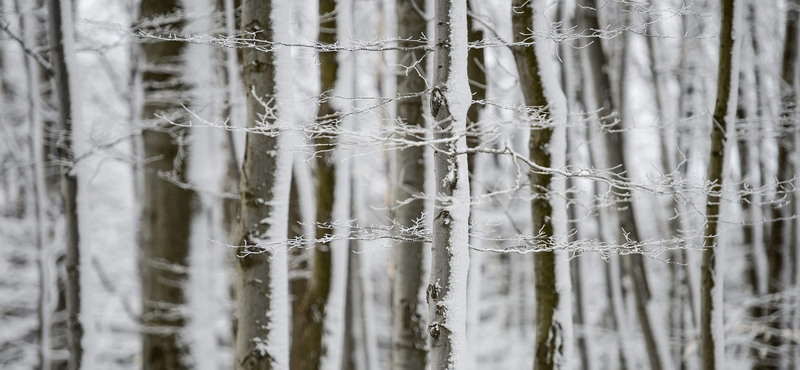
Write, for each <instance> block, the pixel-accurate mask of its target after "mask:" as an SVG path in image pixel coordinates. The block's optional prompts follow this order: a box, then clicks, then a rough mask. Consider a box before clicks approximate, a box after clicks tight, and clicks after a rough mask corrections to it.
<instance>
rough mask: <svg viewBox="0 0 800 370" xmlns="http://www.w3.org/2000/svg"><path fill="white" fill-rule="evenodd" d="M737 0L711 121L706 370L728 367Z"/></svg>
mask: <svg viewBox="0 0 800 370" xmlns="http://www.w3.org/2000/svg"><path fill="white" fill-rule="evenodd" d="M735 8H736V0H722V17H721V21H722V27H721V29H720V32H719V35H720V36H719V38H720V46H719V72H718V75H717V102H716V105H715V108H714V116H713V117H712V121H711V125H712V128H711V154H710V157H709V161H708V173H707V175H706V179H707V180H706V181H708V182H709V183H710V184H711V187H710V189H708V190H709V191H710V192H709V194H708V198H707V203H706V228H705V231H704V234H703V236H704V239H705V243H704V246H705V250H703V262H702V266H701V286H700V360H701V361H700V367H701V368H703V369H705V370H716V369H724V368H725V365H724V361H725V340H724V338H723V334H724V328H723V321H722V274H721V273H719V272H718V270H717V249H718V248H722V246H721V245H718V243H717V234H718V232H719V229H718V227H717V225H718V221H719V216H720V212H719V209H720V201H721V196H720V192H721V191H722V181H723V178H722V172H723V166H724V163H725V150H726V141H727V133H728V130H729V129H730V128H732V127H733V125H731V124H729V119H728V118H729V114H728V110H729V105H730V103H731V102H732V96H735V94H736V86H735V83H734V82H735V81H736V73H737V71H736V70H734V67H735V66H736V64H735V62H734V61H735V60H736V59H737V58H738V55H734V52H735V50H736V48H735V47H734V37H733V35H734V14H735Z"/></svg>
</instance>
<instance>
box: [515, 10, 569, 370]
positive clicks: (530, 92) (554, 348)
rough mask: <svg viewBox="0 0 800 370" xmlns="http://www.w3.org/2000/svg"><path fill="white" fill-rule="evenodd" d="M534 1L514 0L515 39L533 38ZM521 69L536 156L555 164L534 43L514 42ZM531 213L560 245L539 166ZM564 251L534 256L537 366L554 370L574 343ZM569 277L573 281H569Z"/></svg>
mask: <svg viewBox="0 0 800 370" xmlns="http://www.w3.org/2000/svg"><path fill="white" fill-rule="evenodd" d="M534 6H535V5H534V3H533V2H531V1H527V0H514V1H513V3H512V13H511V18H512V23H513V24H512V27H513V32H514V42H515V43H524V42H533V41H534V39H533V37H532V31H531V30H533V29H535V28H534V25H533V17H534V12H533V9H534ZM511 51H512V52H513V53H514V59H515V61H516V63H517V71H518V72H519V79H520V87H521V88H522V95H523V96H524V98H525V105H526V106H527V107H526V109H527V110H528V111H527V112H524V113H523V114H524V115H525V116H524V118H525V119H528V120H531V123H530V126H531V128H530V130H531V132H530V141H529V143H528V147H529V149H530V160H531V161H532V162H534V163H536V164H537V165H539V166H542V167H547V168H549V167H550V166H551V164H552V161H551V155H552V153H551V150H550V147H551V145H550V139H551V137H552V135H553V126H552V124H553V122H552V118H551V114H550V109H551V108H552V107H551V106H550V102H549V101H548V99H547V96H546V95H545V88H544V84H543V81H542V78H541V75H540V68H541V67H540V65H539V61H538V58H537V56H536V50H535V48H534V46H533V45H520V44H516V45H514V46H512V47H511ZM530 171H531V172H530V182H531V190H532V192H533V200H532V201H531V213H532V217H533V218H532V221H533V228H532V230H533V233H534V235H536V240H538V243H539V245H537V246H536V247H540V248H549V247H553V246H554V239H553V237H554V233H553V224H552V217H553V208H552V205H551V204H550V197H551V194H550V192H551V190H552V189H551V179H552V177H553V175H552V174H551V173H548V172H545V171H539V170H537V169H533V168H532V169H531V170H530ZM559 257H563V256H561V255H560V254H558V253H556V252H555V251H553V250H547V251H541V252H537V253H535V254H534V256H533V261H534V281H535V283H536V296H535V298H536V342H535V349H534V360H533V368H534V369H536V370H554V369H567V368H569V360H570V359H569V358H568V357H569V356H570V355H571V354H570V353H569V351H568V348H570V347H571V345H572V344H571V343H569V341H571V340H572V333H571V332H568V331H571V328H572V323H571V322H569V323H566V322H563V320H565V319H567V320H570V321H571V320H572V317H571V315H567V316H565V315H563V314H561V313H559V309H560V308H562V307H563V306H565V305H566V306H569V305H570V304H571V298H572V297H571V295H569V294H568V295H566V296H564V295H562V294H561V293H562V292H561V291H560V290H559V288H558V287H559V286H561V285H563V284H564V282H562V281H560V280H561V279H567V280H569V279H570V277H569V273H566V274H565V273H564V271H559V268H563V267H564V266H568V265H565V264H559V263H558V262H557V258H559ZM567 283H568V282H567Z"/></svg>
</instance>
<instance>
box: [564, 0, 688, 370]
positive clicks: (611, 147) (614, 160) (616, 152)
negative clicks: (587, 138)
mask: <svg viewBox="0 0 800 370" xmlns="http://www.w3.org/2000/svg"><path fill="white" fill-rule="evenodd" d="M578 4H579V7H578V8H579V9H578V12H579V19H580V21H581V23H582V25H583V26H584V27H582V29H585V30H586V32H590V33H591V32H593V31H597V30H601V28H600V25H599V22H598V19H597V9H598V7H597V2H596V1H595V0H579V2H578ZM626 35H627V33H626ZM586 42H587V45H586V53H587V55H586V56H587V58H586V60H587V61H588V60H590V61H592V64H591V68H590V72H591V73H590V75H591V78H592V79H593V87H594V91H595V99H597V103H598V107H599V108H602V109H603V110H604V112H602V113H601V114H600V115H601V118H600V121H601V126H602V127H608V128H612V127H614V126H616V123H615V121H614V118H615V116H619V115H621V114H622V112H623V108H622V107H621V106H617V104H615V102H614V99H613V98H612V96H611V91H612V86H611V81H610V79H609V76H608V68H609V67H608V65H609V64H608V61H607V60H608V59H607V58H606V56H605V54H604V53H603V50H602V46H601V40H600V38H599V37H589V38H587V39H586ZM626 43H627V42H626ZM626 48H627V45H623V66H625V65H626V63H625V62H624V59H626V58H625V54H624V53H625V49H626ZM623 76H624V71H623ZM624 85H625V83H624V77H623V78H621V81H620V87H621V88H620V89H619V90H620V94H619V95H620V96H619V99H618V101H619V103H618V104H619V105H622V104H623V102H624V101H625V95H624ZM604 134H605V135H604V136H605V145H606V148H607V153H608V156H609V158H608V162H609V164H610V165H611V166H614V167H612V171H613V172H614V173H615V175H617V176H619V177H620V178H627V170H626V160H625V156H624V153H623V148H624V147H625V137H624V135H623V133H622V132H621V131H620V130H619V128H616V129H613V130H610V131H607V132H605V133H604ZM611 190H612V191H614V192H615V193H619V195H617V196H616V199H615V201H616V207H617V209H618V217H619V229H618V231H617V232H618V235H617V241H618V242H619V243H624V242H626V241H627V240H631V241H634V242H636V241H641V238H640V237H639V232H638V228H637V225H636V216H635V214H634V209H633V204H632V202H631V198H630V194H629V190H626V189H611ZM622 259H623V264H624V266H625V270H626V271H627V272H628V274H630V275H631V280H632V281H633V289H634V297H635V301H636V311H637V316H638V317H639V322H640V323H641V326H642V333H643V335H644V339H645V348H646V349H647V355H648V358H649V360H650V366H651V367H652V369H654V370H668V369H671V368H672V363H671V361H670V358H669V356H668V355H667V354H665V353H661V351H660V347H659V343H658V339H657V335H656V330H657V329H656V328H655V325H656V324H655V323H654V322H653V320H652V319H653V318H652V317H651V314H650V312H649V306H650V303H651V301H650V299H651V297H650V287H649V283H648V281H647V271H646V269H645V264H644V257H643V256H642V255H640V254H636V255H629V256H623V257H622Z"/></svg>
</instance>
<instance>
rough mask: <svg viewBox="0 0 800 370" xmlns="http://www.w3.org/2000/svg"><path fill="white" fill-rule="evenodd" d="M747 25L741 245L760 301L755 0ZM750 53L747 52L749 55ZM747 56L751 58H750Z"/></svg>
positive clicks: (759, 359)
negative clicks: (756, 190) (755, 133)
mask: <svg viewBox="0 0 800 370" xmlns="http://www.w3.org/2000/svg"><path fill="white" fill-rule="evenodd" d="M747 15H748V16H747V23H748V25H749V30H750V32H749V35H748V34H747V33H746V32H742V36H743V46H742V60H748V59H749V61H750V63H748V64H747V65H746V66H745V64H743V65H742V67H741V68H742V70H741V71H740V72H739V76H740V77H739V99H738V104H737V110H736V117H737V124H738V125H740V126H739V127H737V134H738V135H737V145H738V150H739V168H740V170H739V172H740V174H741V176H742V179H741V185H740V191H743V192H745V191H746V193H745V195H744V199H743V201H742V202H741V206H742V218H743V223H744V225H743V226H742V245H743V246H744V248H745V254H744V255H745V259H746V263H747V264H746V265H745V271H744V273H745V281H746V282H747V284H748V285H749V288H750V293H751V294H752V296H753V297H754V298H757V299H758V298H761V297H762V296H763V295H764V294H765V293H766V291H765V290H764V289H762V287H763V286H765V285H766V284H765V282H764V281H762V280H763V279H762V275H763V273H762V271H760V270H761V269H762V268H761V266H762V263H761V262H762V261H763V260H764V259H765V258H766V257H765V256H766V253H765V249H764V244H763V242H764V237H763V235H762V234H763V232H762V230H763V227H762V226H761V225H760V224H759V223H760V221H761V220H762V212H761V207H760V206H759V204H761V194H759V193H757V192H755V191H752V189H758V188H760V187H761V184H762V182H763V178H762V177H761V173H760V171H761V170H760V168H759V167H760V166H759V156H760V148H759V141H760V138H759V136H758V135H753V134H752V133H753V132H758V131H759V130H760V123H759V121H760V120H759V119H758V115H759V112H758V110H759V108H758V105H759V96H760V95H761V92H760V91H759V88H758V69H759V67H758V55H757V54H756V38H757V37H758V34H757V28H756V26H757V24H756V16H757V14H756V7H755V4H754V2H753V1H750V2H749V4H748V6H747ZM746 51H747V52H746ZM747 56H751V57H750V58H747ZM748 311H749V314H750V321H751V322H752V323H753V327H754V328H755V327H756V325H760V322H761V321H762V320H763V316H764V307H763V305H761V304H753V305H751V306H750V308H749V310H748ZM764 338H765V337H764V335H763V330H757V331H756V333H755V336H754V338H753V342H754V343H753V344H751V346H750V357H751V358H752V360H753V363H752V369H753V370H760V369H762V366H764V363H763V362H764V361H763V360H764V358H763V357H764V356H763V353H764V352H763V351H762V350H763V345H764Z"/></svg>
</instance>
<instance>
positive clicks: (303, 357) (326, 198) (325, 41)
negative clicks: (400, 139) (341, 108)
mask: <svg viewBox="0 0 800 370" xmlns="http://www.w3.org/2000/svg"><path fill="white" fill-rule="evenodd" d="M319 19H320V25H319V37H318V42H319V43H320V44H322V45H333V44H335V43H336V30H337V22H336V19H337V2H336V0H320V2H319ZM319 63H320V91H321V93H320V98H319V99H320V101H319V104H320V107H319V111H318V112H317V127H316V128H317V129H319V130H320V132H319V133H317V134H316V135H315V137H314V146H315V149H316V150H317V153H316V155H315V161H314V163H315V164H316V167H315V176H316V196H317V197H316V200H317V216H316V222H317V227H316V238H317V240H318V242H317V243H316V245H315V248H314V252H313V258H312V268H311V279H310V281H309V285H308V287H307V289H306V291H305V295H304V296H303V299H302V301H301V305H300V311H298V312H295V313H297V314H298V315H296V316H295V318H294V320H293V321H294V322H293V325H294V327H293V329H294V330H293V331H292V333H293V334H292V354H291V366H292V370H317V369H319V368H320V364H321V361H322V358H323V357H325V356H326V355H327V348H326V347H325V344H324V343H323V337H324V334H325V321H326V320H327V316H328V315H327V312H326V311H327V305H328V297H329V296H330V291H331V274H332V272H333V270H332V254H331V243H330V241H325V239H326V237H327V236H328V235H330V234H331V233H333V230H332V229H331V228H330V227H331V226H332V222H333V202H334V189H335V188H336V165H335V159H334V158H333V152H334V151H333V149H335V148H336V136H335V133H333V131H332V130H331V129H333V128H335V127H336V126H337V125H338V124H339V121H340V116H339V113H338V112H337V110H336V108H335V107H334V106H333V104H332V102H331V99H332V98H333V95H334V89H335V86H336V77H337V74H338V69H339V64H338V62H337V61H336V52H331V51H321V52H320V53H319Z"/></svg>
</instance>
